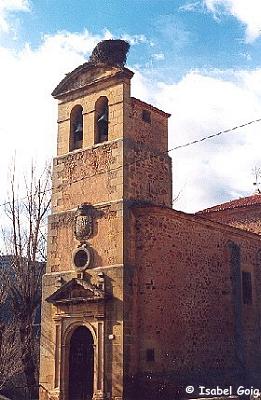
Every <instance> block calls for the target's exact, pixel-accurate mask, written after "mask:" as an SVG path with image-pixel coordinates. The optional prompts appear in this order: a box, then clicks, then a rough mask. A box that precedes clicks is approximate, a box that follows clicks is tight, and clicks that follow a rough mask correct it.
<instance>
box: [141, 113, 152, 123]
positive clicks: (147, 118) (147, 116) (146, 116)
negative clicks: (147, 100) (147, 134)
mask: <svg viewBox="0 0 261 400" xmlns="http://www.w3.org/2000/svg"><path fill="white" fill-rule="evenodd" d="M142 120H143V121H144V122H147V123H148V124H150V123H151V117H150V112H149V111H148V110H142Z"/></svg>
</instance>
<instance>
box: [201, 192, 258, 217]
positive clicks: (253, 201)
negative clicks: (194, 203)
mask: <svg viewBox="0 0 261 400" xmlns="http://www.w3.org/2000/svg"><path fill="white" fill-rule="evenodd" d="M254 205H261V194H253V195H252V196H247V197H242V198H240V199H236V200H231V201H228V202H226V203H223V204H218V205H217V206H213V207H210V208H206V209H205V210H202V211H198V212H197V214H207V213H210V212H215V211H224V210H229V209H234V208H240V207H248V206H254Z"/></svg>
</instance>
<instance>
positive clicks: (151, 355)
mask: <svg viewBox="0 0 261 400" xmlns="http://www.w3.org/2000/svg"><path fill="white" fill-rule="evenodd" d="M146 361H148V362H154V361H155V351H154V349H147V350H146Z"/></svg>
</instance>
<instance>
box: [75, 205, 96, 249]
mask: <svg viewBox="0 0 261 400" xmlns="http://www.w3.org/2000/svg"><path fill="white" fill-rule="evenodd" d="M92 228H93V219H92V216H91V215H89V214H88V207H86V206H84V205H81V206H79V207H78V210H77V213H76V217H75V222H74V235H75V238H76V239H77V240H79V241H80V242H82V241H84V240H86V239H88V238H89V237H90V236H91V235H92Z"/></svg>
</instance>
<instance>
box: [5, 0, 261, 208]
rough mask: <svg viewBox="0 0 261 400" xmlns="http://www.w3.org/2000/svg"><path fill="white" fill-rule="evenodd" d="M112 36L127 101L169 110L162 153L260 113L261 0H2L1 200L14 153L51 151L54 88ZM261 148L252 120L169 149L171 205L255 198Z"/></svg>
mask: <svg viewBox="0 0 261 400" xmlns="http://www.w3.org/2000/svg"><path fill="white" fill-rule="evenodd" d="M110 38H123V39H126V40H128V41H129V42H130V44H131V48H130V51H129V55H128V60H127V67H128V68H130V69H131V70H133V71H134V72H135V75H134V78H133V79H132V95H133V96H135V97H138V98H140V99H142V100H143V101H146V102H148V103H150V104H153V105H155V106H156V107H159V108H160V109H162V110H164V111H166V112H169V113H171V115H172V116H171V118H170V120H169V149H172V148H173V147H177V146H179V145H182V144H186V143H190V142H192V141H194V140H197V139H201V138H204V137H206V136H209V135H215V134H216V133H218V132H220V131H223V130H228V129H230V128H234V127H236V126H239V125H242V124H245V123H247V122H251V121H253V120H257V119H259V118H261V1H260V0H188V1H186V0H107V1H106V0H73V1H72V0H0V90H1V96H0V110H1V111H0V116H1V117H0V140H1V146H0V152H1V157H0V168H1V175H2V185H1V189H0V203H2V202H4V201H5V199H6V196H7V191H8V187H9V173H8V170H9V168H10V165H11V163H12V160H13V159H14V158H15V159H16V163H17V169H18V171H19V173H21V175H22V174H23V173H22V171H26V169H28V166H29V164H30V163H31V161H32V159H33V160H34V162H35V163H37V164H38V166H41V165H44V163H45V162H46V161H48V160H50V159H51V158H52V157H53V156H55V152H56V133H57V126H56V120H57V103H56V100H54V99H53V98H52V97H51V92H52V90H53V89H54V88H55V86H56V85H57V84H58V83H59V81H60V80H61V79H62V78H63V77H64V75H65V74H66V73H68V72H70V71H71V70H73V69H74V68H75V67H77V66H78V65H79V64H82V63H83V62H85V61H87V60H88V57H89V55H90V53H91V51H92V49H93V48H94V46H95V45H96V44H97V42H99V41H100V40H103V39H110ZM260 146H261V122H256V123H253V124H251V125H248V126H247V127H243V128H240V129H236V130H232V131H231V132H227V133H224V134H221V135H218V136H216V137H213V138H212V139H209V140H205V141H203V142H200V143H196V144H193V145H190V146H187V147H183V148H179V149H176V150H174V151H170V152H169V154H170V155H171V157H172V160H173V196H174V198H176V196H177V195H178V199H177V201H175V202H174V208H177V209H180V210H183V211H186V212H195V211H198V210H200V209H204V208H206V207H210V206H212V205H214V204H220V203H222V202H225V201H228V200H231V199H234V198H238V197H242V196H247V195H251V194H252V193H253V192H254V190H255V187H254V186H253V182H254V180H255V179H254V175H253V169H254V168H261V155H260ZM21 190H22V189H21Z"/></svg>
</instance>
